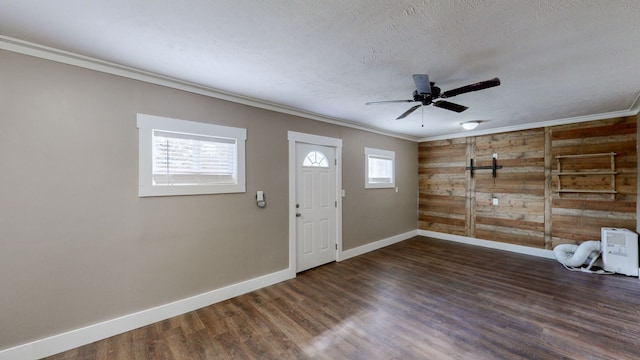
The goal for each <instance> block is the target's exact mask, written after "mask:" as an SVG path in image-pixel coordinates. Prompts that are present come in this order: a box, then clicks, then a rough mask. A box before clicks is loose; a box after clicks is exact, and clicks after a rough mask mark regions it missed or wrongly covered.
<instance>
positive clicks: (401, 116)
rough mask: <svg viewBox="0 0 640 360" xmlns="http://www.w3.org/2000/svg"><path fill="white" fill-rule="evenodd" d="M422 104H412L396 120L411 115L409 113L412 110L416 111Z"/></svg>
mask: <svg viewBox="0 0 640 360" xmlns="http://www.w3.org/2000/svg"><path fill="white" fill-rule="evenodd" d="M420 106H422V104H420V105H415V106H412V107H411V108H410V109H409V110H407V111H405V112H404V113H402V115H400V116H398V117H397V118H396V120H400V119H404V118H406V117H407V116H409V114H411V113H412V112H414V111H416V109H417V108H419V107H420Z"/></svg>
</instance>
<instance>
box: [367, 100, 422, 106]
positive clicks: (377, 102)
mask: <svg viewBox="0 0 640 360" xmlns="http://www.w3.org/2000/svg"><path fill="white" fill-rule="evenodd" d="M414 101H415V100H386V101H369V102H368V103H365V105H378V104H389V103H410V102H414Z"/></svg>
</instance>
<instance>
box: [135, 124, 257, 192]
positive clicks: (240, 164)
mask: <svg viewBox="0 0 640 360" xmlns="http://www.w3.org/2000/svg"><path fill="white" fill-rule="evenodd" d="M246 140H247V130H246V129H242V128H235V127H230V126H222V125H214V124H209V123H202V122H194V121H186V120H179V119H171V118H166V117H161V116H153V115H146V114H138V141H139V143H138V146H139V148H138V159H139V163H138V165H139V169H138V170H139V175H138V181H139V186H138V195H139V196H141V197H146V196H175V195H199V194H224V193H241V192H245V191H246V186H245V184H246V179H245V153H246Z"/></svg>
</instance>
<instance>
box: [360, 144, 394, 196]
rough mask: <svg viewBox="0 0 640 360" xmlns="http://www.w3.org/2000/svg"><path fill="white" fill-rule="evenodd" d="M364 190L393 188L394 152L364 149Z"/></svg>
mask: <svg viewBox="0 0 640 360" xmlns="http://www.w3.org/2000/svg"><path fill="white" fill-rule="evenodd" d="M364 154H365V172H366V174H365V176H366V181H365V188H366V189H370V188H392V187H395V170H394V168H395V152H393V151H388V150H380V149H372V148H365V149H364Z"/></svg>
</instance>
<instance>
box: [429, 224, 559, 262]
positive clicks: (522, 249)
mask: <svg viewBox="0 0 640 360" xmlns="http://www.w3.org/2000/svg"><path fill="white" fill-rule="evenodd" d="M418 234H419V235H421V236H427V237H432V238H436V239H441V240H448V241H454V242H459V243H463V244H469V245H476V246H482V247H487V248H491V249H497V250H505V251H510V252H514V253H518V254H525V255H532V256H537V257H543V258H547V259H554V260H555V258H556V257H555V256H554V255H553V251H552V250H545V249H536V248H532V247H529V246H523V245H514V244H507V243H502V242H498V241H490V240H482V239H476V238H471V237H467V236H460V235H451V234H445V233H440V232H435V231H429V230H418Z"/></svg>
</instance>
